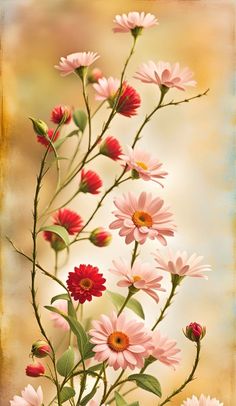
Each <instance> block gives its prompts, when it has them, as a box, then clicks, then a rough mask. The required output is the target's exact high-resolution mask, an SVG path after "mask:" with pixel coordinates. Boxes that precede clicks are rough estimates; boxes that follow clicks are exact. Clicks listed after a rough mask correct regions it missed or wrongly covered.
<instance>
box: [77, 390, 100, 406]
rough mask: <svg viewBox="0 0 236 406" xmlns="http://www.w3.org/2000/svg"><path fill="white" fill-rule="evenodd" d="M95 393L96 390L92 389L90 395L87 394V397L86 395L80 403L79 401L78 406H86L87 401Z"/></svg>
mask: <svg viewBox="0 0 236 406" xmlns="http://www.w3.org/2000/svg"><path fill="white" fill-rule="evenodd" d="M96 392H97V388H96V387H95V388H93V389H92V391H91V392H90V393H88V395H86V396H85V397H84V398H83V399H82V400H81V401H80V406H86V405H87V404H88V401H89V400H90V399H92V398H93V397H94V395H95V393H96Z"/></svg>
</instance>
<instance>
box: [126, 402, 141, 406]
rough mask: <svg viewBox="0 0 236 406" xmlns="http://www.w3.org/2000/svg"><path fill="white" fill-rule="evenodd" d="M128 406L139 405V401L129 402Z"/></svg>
mask: <svg viewBox="0 0 236 406" xmlns="http://www.w3.org/2000/svg"><path fill="white" fill-rule="evenodd" d="M128 406H139V402H133V403H130V404H129V405H128Z"/></svg>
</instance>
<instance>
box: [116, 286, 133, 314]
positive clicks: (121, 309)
mask: <svg viewBox="0 0 236 406" xmlns="http://www.w3.org/2000/svg"><path fill="white" fill-rule="evenodd" d="M133 294H134V293H133V292H132V291H131V290H129V293H128V295H127V297H126V299H125V301H124V303H123V305H122V306H121V308H120V310H119V311H118V313H117V317H119V315H120V314H121V313H122V312H123V310H124V308H125V306H126V305H127V303H128V301H129V300H130V298H131V297H132V296H133Z"/></svg>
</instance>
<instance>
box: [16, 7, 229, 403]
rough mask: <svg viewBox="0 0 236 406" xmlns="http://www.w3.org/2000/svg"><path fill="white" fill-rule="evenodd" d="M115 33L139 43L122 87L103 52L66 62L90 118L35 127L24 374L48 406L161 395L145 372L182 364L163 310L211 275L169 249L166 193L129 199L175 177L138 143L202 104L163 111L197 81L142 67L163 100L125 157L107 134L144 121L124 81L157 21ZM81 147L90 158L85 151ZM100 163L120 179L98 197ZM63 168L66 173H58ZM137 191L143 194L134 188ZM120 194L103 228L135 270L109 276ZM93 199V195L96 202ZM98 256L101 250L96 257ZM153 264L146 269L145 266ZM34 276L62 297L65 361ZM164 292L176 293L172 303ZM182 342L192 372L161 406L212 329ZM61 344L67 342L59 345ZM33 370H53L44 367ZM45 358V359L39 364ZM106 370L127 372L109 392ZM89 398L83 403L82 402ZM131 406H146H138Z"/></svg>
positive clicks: (58, 310)
mask: <svg viewBox="0 0 236 406" xmlns="http://www.w3.org/2000/svg"><path fill="white" fill-rule="evenodd" d="M114 24H115V25H114V27H113V31H114V32H115V33H128V34H129V33H130V35H131V36H132V37H133V45H132V48H131V50H130V53H129V56H128V58H127V60H126V61H125V64H124V68H123V70H122V74H121V77H120V78H115V77H113V76H104V74H103V72H102V71H101V70H100V69H99V68H98V67H94V68H92V67H91V65H92V64H94V62H95V61H97V59H98V58H99V57H100V55H98V53H97V52H92V51H89V52H85V51H84V52H74V53H71V54H69V55H67V56H66V57H61V58H60V61H59V63H58V65H55V68H56V69H57V70H59V72H60V74H61V75H62V76H67V75H69V74H72V73H74V74H75V75H74V77H75V78H76V79H77V80H78V81H79V83H80V85H81V94H82V97H83V102H84V110H81V109H78V110H77V109H74V107H73V108H72V107H70V106H68V105H56V106H55V107H54V108H53V110H52V111H51V116H50V119H51V121H52V122H53V123H54V124H55V129H51V128H50V129H49V128H48V125H47V124H46V123H45V122H44V121H42V120H36V119H33V118H31V121H32V124H33V129H34V132H35V134H36V136H37V140H38V142H39V143H41V144H42V145H44V146H45V147H46V149H45V151H44V155H43V158H42V161H41V167H40V171H39V175H38V177H37V185H36V190H35V196H34V211H33V221H34V223H33V228H32V230H33V231H32V237H33V251H32V252H33V253H32V257H27V256H26V255H25V257H26V258H29V259H30V261H31V262H32V277H31V280H32V285H31V294H32V296H31V297H32V304H33V309H34V314H35V318H36V321H37V323H38V326H39V329H40V332H41V335H42V337H43V338H40V339H37V340H36V341H35V342H33V344H32V347H31V353H30V357H31V358H32V361H31V363H29V364H28V365H27V366H26V368H25V374H26V375H27V376H28V377H31V378H37V377H41V378H47V379H49V381H50V383H52V384H53V385H55V395H54V396H53V399H52V400H49V404H50V405H51V404H53V402H54V403H56V404H58V405H62V403H63V404H64V402H67V401H68V402H69V403H70V404H73V405H75V404H77V405H79V404H81V405H82V404H83V405H85V404H87V405H88V406H98V405H101V406H105V405H106V404H107V403H108V404H109V402H112V401H113V400H116V404H117V405H118V404H119V405H121V404H122V405H125V404H126V405H127V406H128V404H127V402H126V400H125V399H124V398H123V396H125V393H126V392H124V394H122V393H121V392H122V390H121V388H122V385H123V384H124V385H125V384H126V383H127V382H131V381H132V382H134V383H135V384H136V386H137V387H141V388H142V389H144V390H146V391H149V392H151V393H152V394H153V395H155V396H158V397H161V396H162V394H161V386H160V383H159V381H158V379H157V377H156V373H155V374H154V375H150V374H149V373H146V369H147V368H148V367H149V365H150V364H153V363H157V364H158V363H160V364H162V365H163V366H167V367H170V368H172V370H174V371H175V370H176V368H177V366H178V365H179V364H180V361H181V358H180V352H181V349H180V348H178V344H177V341H176V340H175V339H173V338H170V337H168V336H166V335H165V334H164V333H163V332H162V329H161V328H160V323H161V322H162V320H163V319H164V318H165V316H166V313H167V309H169V307H170V305H171V304H172V302H173V299H174V296H175V293H176V289H179V287H180V284H181V282H182V280H183V279H184V278H185V277H187V276H190V277H195V278H203V279H207V276H206V275H205V273H206V272H209V271H211V267H210V265H205V264H203V262H202V261H203V257H200V256H198V255H197V254H195V253H194V254H192V255H188V254H187V252H186V251H176V252H174V251H173V250H172V249H171V248H170V247H169V244H170V243H171V240H173V239H170V238H169V237H175V233H176V230H177V227H176V225H175V221H174V219H173V217H174V216H173V214H172V210H170V209H169V206H168V205H166V203H165V200H164V198H163V197H162V195H161V193H162V192H163V190H162V189H160V188H159V186H157V190H159V192H158V195H156V193H154V194H152V193H150V192H149V191H146V190H143V189H141V192H140V193H139V194H138V195H137V194H136V193H135V192H133V190H132V189H133V188H134V187H133V185H135V184H137V183H138V184H142V187H143V185H145V186H147V182H149V184H150V183H151V182H155V184H158V185H160V186H161V187H162V188H164V185H165V183H166V182H165V178H166V176H167V175H168V173H167V171H166V170H165V164H163V163H162V160H159V158H160V157H159V156H158V157H157V156H156V155H155V153H153V152H149V151H147V150H145V149H143V148H142V147H141V146H139V145H137V143H138V142H139V140H140V137H141V135H140V134H141V132H142V130H143V128H144V126H145V125H146V124H147V123H148V122H149V121H150V119H151V118H152V116H153V115H154V113H156V111H157V110H159V109H163V108H164V107H166V106H169V105H171V104H175V105H177V104H179V103H184V102H188V101H190V100H192V99H194V98H198V97H200V96H201V94H200V95H196V96H195V97H191V98H189V99H185V100H182V101H180V102H175V101H171V102H169V103H168V102H166V101H165V103H166V104H164V103H163V100H164V98H165V96H166V94H167V92H169V90H170V89H171V88H175V89H177V90H182V91H184V90H186V89H187V87H188V86H190V87H194V86H195V85H196V81H195V80H193V73H192V72H191V71H190V69H189V68H188V67H185V68H181V67H180V65H179V63H175V64H174V65H172V64H171V63H169V62H163V61H159V62H157V63H155V62H153V61H152V60H150V61H148V62H146V63H142V64H141V66H140V67H139V68H137V69H136V72H135V73H134V74H133V77H134V78H135V79H137V80H140V81H141V82H143V83H152V84H156V85H157V86H158V88H159V90H158V94H159V96H158V97H159V100H157V101H156V106H155V108H154V109H153V110H152V111H151V112H150V113H149V114H146V116H145V118H144V120H143V122H142V123H141V125H140V127H139V128H138V130H137V132H136V134H135V136H134V139H133V142H132V143H131V144H130V145H127V147H126V153H125V152H124V151H123V147H122V146H121V143H120V141H119V137H118V136H117V137H114V136H111V135H107V130H108V129H109V130H110V126H111V125H112V121H113V118H114V117H115V116H116V117H119V118H120V119H123V120H124V121H125V119H124V118H123V117H122V116H125V117H128V118H130V119H132V117H133V116H135V115H137V114H138V113H139V111H140V110H139V108H140V106H141V97H140V95H139V93H138V92H137V91H136V89H135V88H134V87H132V86H131V85H130V84H129V83H128V81H127V80H126V76H127V71H126V68H127V66H128V64H129V61H130V59H131V57H132V55H133V52H134V49H135V46H136V42H137V39H138V37H139V36H140V35H141V34H142V32H143V30H144V29H146V28H151V27H155V26H156V25H157V24H158V20H157V18H156V17H155V16H154V15H153V14H151V13H147V14H146V13H144V12H141V13H139V12H137V11H134V12H129V13H128V14H122V15H117V16H116V17H115V19H114ZM137 83H138V82H137ZM90 93H91V94H94V98H95V100H96V101H97V102H98V103H100V104H99V105H98V106H97V107H96V109H94V110H93V106H91V105H90ZM203 94H206V92H205V93H203ZM168 95H169V93H168ZM168 95H167V96H168ZM104 102H107V105H108V107H109V113H108V118H107V119H106V121H105V122H103V124H102V126H101V130H98V129H97V128H98V126H97V124H96V131H95V126H93V125H92V123H93V122H92V119H93V117H94V116H95V115H96V114H99V113H98V112H99V110H100V108H103V104H105V103H104ZM134 121H135V120H134ZM86 133H87V135H88V136H86ZM60 134H62V136H60ZM112 134H113V132H112ZM59 136H60V138H59ZM72 137H76V139H77V144H76V146H74V145H73V151H72V153H71V155H70V156H69V157H68V156H67V153H68V150H69V149H68V150H66V149H65V150H64V147H63V144H64V142H66V141H68V143H69V141H70V140H71V138H72ZM86 143H87V149H86V148H85V147H84V145H85V144H86ZM84 149H85V151H84ZM61 151H63V153H62V152H61ZM104 156H105V157H108V158H110V159H111V160H112V161H114V162H112V163H111V162H110V164H111V167H112V166H114V167H116V168H118V169H120V171H121V172H120V174H117V173H115V176H114V178H115V180H114V182H113V184H111V185H109V186H108V187H107V188H105V191H104V192H103V190H102V189H101V188H102V187H103V184H104V183H105V184H106V181H105V182H104V180H103V178H102V176H100V175H98V173H97V172H96V171H95V170H94V169H88V168H89V166H88V164H89V165H93V164H94V163H95V159H97V158H98V157H99V159H101V160H102V159H104ZM61 161H64V162H63V163H62V164H61ZM91 162H92V163H91ZM163 167H164V169H163ZM91 168H93V166H91ZM51 169H54V170H55V171H54V172H53V174H56V177H57V179H56V182H55V187H54V190H53V193H52V196H51V197H50V200H49V202H48V204H47V205H46V208H45V209H44V210H42V212H41V211H40V210H41V208H40V207H39V204H38V203H39V201H40V190H41V188H42V185H43V180H44V177H45V176H46V174H47V173H48V172H49V171H50V170H51ZM99 172H100V171H99ZM138 179H139V182H137V180H138ZM142 181H144V182H142ZM124 182H130V183H129V185H130V187H129V191H128V192H126V193H123V194H118V195H117V196H116V197H115V198H114V205H115V207H116V209H115V210H114V211H113V212H112V215H113V216H114V217H113V220H112V221H111V223H110V224H109V222H110V217H109V216H110V213H109V212H108V211H107V213H106V215H105V216H104V222H105V223H107V225H109V228H110V230H119V236H120V237H124V240H122V239H121V240H120V241H121V242H123V241H125V244H127V245H128V246H130V244H132V243H133V247H132V249H133V250H132V253H131V258H129V259H127V258H126V257H123V256H122V254H121V255H120V257H119V259H115V260H113V261H112V265H110V267H109V271H108V269H104V268H105V266H104V263H103V259H104V257H103V256H101V257H99V259H97V258H98V257H96V253H100V248H101V247H104V248H105V247H107V246H108V245H109V244H110V243H111V240H112V232H110V231H108V230H107V229H106V228H105V227H103V225H104V224H102V226H101V225H99V224H96V221H97V219H98V217H96V214H97V212H98V211H99V209H100V207H101V206H102V204H103V203H104V200H105V198H106V197H107V195H108V194H110V193H111V192H113V190H114V189H115V188H117V187H119V186H120V185H121V184H123V183H124ZM135 182H136V183H135ZM131 185H132V186H131ZM152 186H153V184H152ZM62 191H64V192H65V195H66V201H63V195H62ZM70 193H71V195H70ZM82 194H85V195H86V196H84V195H82ZM88 194H89V195H91V196H89V198H88V197H87V195H88ZM78 195H79V199H80V198H81V201H80V202H79V203H81V206H79V207H82V204H84V205H86V204H87V201H88V200H89V201H90V199H91V201H92V204H93V202H94V201H95V200H96V199H97V200H98V202H97V204H96V205H95V207H94V208H93V211H92V213H90V214H89V216H88V218H87V219H86V215H87V209H88V210H90V207H88V208H87V207H86V210H85V211H84V214H83V218H82V216H81V215H80V214H78V213H77V211H74V210H72V209H70V208H68V205H69V204H71V203H72V202H73V201H74V199H75V198H76V197H77V196H78ZM98 195H99V196H98ZM86 199H88V200H86ZM56 202H57V203H56ZM76 202H77V201H76ZM58 205H59V206H58ZM80 210H81V209H80ZM52 213H53V215H52V224H51V225H45V224H46V223H47V221H49V222H50V220H48V219H49V217H50V215H51V214H52ZM114 218H115V219H114ZM94 223H95V224H94ZM102 223H103V222H102ZM39 232H42V233H43V237H44V239H45V240H46V241H47V242H48V243H50V244H48V246H51V248H52V249H53V250H54V257H55V263H54V265H53V266H52V262H50V269H49V270H47V269H46V268H44V267H43V266H41V261H38V255H39V254H38V252H39V250H38V246H37V244H38V241H37V237H38V233H39ZM86 240H87V242H89V243H90V248H91V254H90V252H88V251H86V250H83V243H84V241H86ZM149 240H151V242H152V244H153V245H154V244H155V245H156V248H158V250H156V251H155V253H154V260H153V257H151V255H150V252H149V253H147V252H148V251H147V250H148V248H147V250H146V251H145V250H144V249H143V245H144V244H146V247H147V245H148V244H147V243H148V242H150V241H149ZM81 241H83V242H81ZM75 244H76V245H77V244H81V245H80V247H81V248H78V249H76V245H75ZM167 245H168V248H165V249H164V250H163V248H162V247H161V246H167ZM45 246H46V244H45ZM94 246H95V247H99V249H96V248H95V249H94ZM74 247H75V248H74ZM146 247H145V248H146ZM92 249H94V251H95V254H93V252H92ZM116 250H117V251H119V254H120V253H121V248H120V246H118V245H117V247H116ZM61 251H62V252H61ZM52 252H53V251H52ZM71 252H73V254H72V255H73V256H70V254H71ZM146 253H147V255H148V261H145V260H143V259H142V256H144V255H145V254H146ZM82 254H83V255H84V256H86V257H88V259H85V260H82V262H83V263H80V261H79V262H75V263H76V264H77V266H74V265H73V267H72V268H71V262H70V261H71V260H72V259H75V258H77V257H79V256H80V255H82ZM100 260H101V263H100V264H99V266H97V265H92V264H91V263H94V264H96V261H98V262H99V261H100ZM76 261H77V259H76ZM53 268H54V274H53V270H52V269H53ZM62 268H63V274H62V275H61V274H59V275H60V277H59V276H58V271H59V270H60V271H61V269H62ZM69 269H73V271H72V270H71V271H69ZM37 270H39V271H41V272H42V274H43V275H44V276H45V277H47V278H49V279H50V280H51V282H52V283H55V284H57V286H59V288H60V291H59V292H58V294H56V295H55V296H53V297H52V298H51V300H50V305H46V306H44V309H45V311H49V312H50V313H48V314H50V318H51V321H52V322H53V326H54V327H55V328H56V329H57V334H58V336H59V339H57V340H56V343H58V342H59V344H60V347H61V348H60V351H59V352H58V351H57V344H56V345H55V340H54V337H53V338H51V333H50V334H48V332H47V331H46V327H44V325H43V319H41V314H40V313H41V311H39V303H38V296H37V294H36V292H37V289H36V287H35V286H36V281H35V278H36V273H37ZM100 270H101V271H100ZM64 271H65V272H66V275H65V272H64ZM163 271H164V272H163ZM111 274H113V275H115V277H117V278H118V281H117V292H113V291H110V290H108V289H109V288H110V286H109V284H110V280H109V276H110V275H111ZM104 276H105V277H104ZM164 276H165V277H166V279H167V278H169V282H167V283H166V280H165V278H164ZM169 284H171V289H170V291H169ZM145 294H146V295H147V296H148V298H147V301H150V303H151V304H152V308H153V312H149V313H150V314H149V317H148V318H147V317H146V318H145V316H147V309H145V306H144V305H145V304H146V303H145V302H144V303H141V302H140V297H141V296H142V295H143V296H144V295H145ZM147 296H146V297H147ZM102 299H104V300H107V301H108V300H109V299H110V300H111V301H112V304H113V305H114V306H116V309H117V311H112V312H111V311H110V307H109V305H108V304H107V309H108V311H107V312H106V313H107V314H100V316H99V317H98V316H96V319H95V320H93V319H91V318H90V315H91V314H93V310H94V312H95V313H96V312H98V313H99V312H100V310H101V308H100V307H99V306H100V304H101V303H102ZM160 299H161V300H163V301H164V305H163V306H162V304H161V306H160V304H159V301H160ZM92 301H93V305H95V306H97V308H96V307H94V308H93V310H92V311H90V310H89V306H90V303H89V302H92ZM145 313H146V314H145ZM153 316H154V317H155V319H154V321H153V320H152V317H153ZM175 327H177V329H178V330H181V327H180V326H178V323H177V322H176V323H175V326H173V328H175ZM54 331H55V330H54ZM183 332H184V335H185V336H186V337H187V339H188V340H189V341H188V344H190V341H191V342H193V343H194V344H195V345H194V346H195V347H196V357H195V361H194V365H193V368H192V371H191V372H190V375H189V377H188V378H187V379H186V380H185V381H184V383H183V384H181V385H180V387H179V388H177V389H175V390H174V392H172V393H171V394H170V395H169V396H168V397H167V398H166V399H164V400H163V401H161V403H160V404H162V405H164V404H166V403H168V402H169V401H171V400H172V398H174V397H175V395H177V394H178V393H180V392H181V391H182V390H183V389H184V388H185V386H186V385H187V384H188V382H190V381H191V380H192V379H193V378H194V373H195V370H196V368H197V366H198V362H199V359H200V357H199V354H200V350H201V344H202V343H201V341H202V340H203V338H204V336H205V334H206V327H205V326H203V325H202V324H199V323H196V322H191V323H190V324H188V325H187V327H186V328H185V329H184V330H183ZM60 334H62V335H63V336H64V337H63V338H62V337H61V336H60ZM64 338H65V340H64ZM186 342H187V340H186ZM62 347H63V349H62ZM58 353H60V355H58ZM35 358H40V361H42V362H44V361H47V362H45V365H43V363H41V362H38V360H35ZM43 358H46V359H45V360H43ZM91 363H92V365H91ZM109 368H112V369H113V370H115V371H117V370H118V369H121V372H120V374H119V375H118V376H116V378H115V381H114V382H113V383H112V382H111V379H113V376H110V375H109V374H108V372H109ZM126 370H127V371H126ZM129 370H131V371H133V370H135V374H134V373H132V374H130V371H129ZM125 371H126V374H125V375H124V372H125ZM78 376H79V378H80V379H79V380H78V385H77V383H76V385H74V378H75V377H78ZM90 376H92V377H94V378H95V380H94V384H93V387H92V388H91V389H90V385H88V377H90ZM100 386H103V391H102V392H103V394H102V398H101V399H100V400H99V401H98V400H97V398H98V393H99V392H97V391H98V388H99V387H100ZM78 387H79V390H78ZM117 388H120V389H117ZM85 390H86V391H87V392H88V393H86V394H85ZM43 398H44V397H43V391H42V389H41V386H39V387H38V389H37V390H35V389H34V388H33V387H32V386H31V385H28V386H26V388H25V389H24V390H23V391H22V392H21V396H17V395H16V396H14V397H13V400H11V401H10V405H11V406H42V405H43V402H44V404H45V399H43ZM118 398H119V399H118ZM117 399H118V400H119V401H118V400H117ZM133 404H137V405H139V402H135V403H133ZM182 406H223V403H220V401H218V400H217V399H215V398H210V396H205V395H203V394H202V395H200V397H199V398H197V397H196V396H192V398H188V399H187V400H185V401H184V402H183V403H182Z"/></svg>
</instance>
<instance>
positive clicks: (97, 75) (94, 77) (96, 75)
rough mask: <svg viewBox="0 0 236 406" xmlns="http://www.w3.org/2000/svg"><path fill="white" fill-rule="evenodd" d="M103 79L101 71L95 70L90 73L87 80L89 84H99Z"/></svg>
mask: <svg viewBox="0 0 236 406" xmlns="http://www.w3.org/2000/svg"><path fill="white" fill-rule="evenodd" d="M102 77H103V73H102V71H101V69H98V68H94V69H93V70H92V71H91V72H89V74H88V77H87V80H88V83H97V82H98V79H101V78H102Z"/></svg>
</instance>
